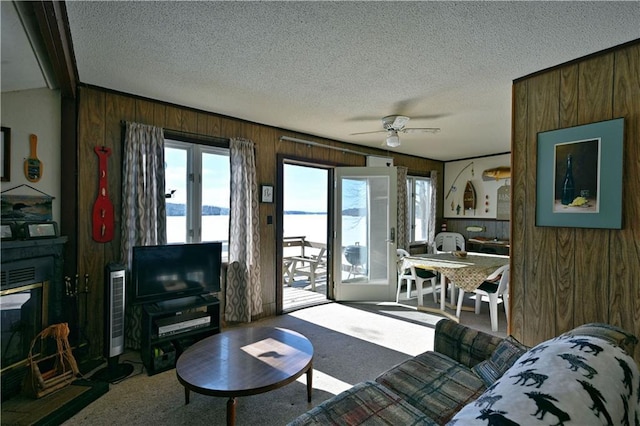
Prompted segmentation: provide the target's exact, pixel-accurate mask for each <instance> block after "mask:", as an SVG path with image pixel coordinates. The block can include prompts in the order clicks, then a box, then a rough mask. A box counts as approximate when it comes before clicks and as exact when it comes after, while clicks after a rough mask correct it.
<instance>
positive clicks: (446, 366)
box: [376, 352, 485, 424]
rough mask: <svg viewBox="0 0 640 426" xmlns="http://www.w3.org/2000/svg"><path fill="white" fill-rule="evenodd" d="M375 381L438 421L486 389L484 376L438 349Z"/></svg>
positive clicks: (405, 363)
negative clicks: (481, 378) (478, 374)
mask: <svg viewBox="0 0 640 426" xmlns="http://www.w3.org/2000/svg"><path fill="white" fill-rule="evenodd" d="M376 381H377V382H378V383H380V384H382V385H384V386H386V387H387V388H389V389H391V391H393V392H394V393H396V394H398V395H400V397H401V398H402V399H404V400H405V401H407V402H408V403H409V404H411V405H413V406H414V407H415V408H417V409H418V410H420V411H422V412H423V413H425V414H426V415H427V416H429V417H430V418H431V419H432V420H434V421H435V422H436V423H438V424H445V423H446V422H447V421H449V419H451V417H452V416H453V415H454V414H455V413H456V412H458V411H459V410H460V409H461V408H462V407H464V406H465V405H466V404H467V403H469V402H470V401H473V400H475V399H476V398H477V397H478V396H479V395H481V394H482V392H483V391H484V390H485V386H484V383H483V382H482V380H480V378H479V377H478V376H477V375H475V374H474V373H473V372H472V371H471V370H470V369H469V368H468V367H466V366H464V365H463V364H461V363H459V362H456V361H454V360H452V359H451V358H449V357H447V356H446V355H443V354H440V353H438V352H425V353H423V354H420V355H418V356H416V357H414V358H411V359H409V360H407V361H405V362H403V363H401V364H399V365H397V366H395V367H393V368H392V369H390V370H388V371H386V372H385V373H383V374H381V375H380V376H378V378H376Z"/></svg>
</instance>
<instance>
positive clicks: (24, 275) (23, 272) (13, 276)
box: [2, 266, 36, 287]
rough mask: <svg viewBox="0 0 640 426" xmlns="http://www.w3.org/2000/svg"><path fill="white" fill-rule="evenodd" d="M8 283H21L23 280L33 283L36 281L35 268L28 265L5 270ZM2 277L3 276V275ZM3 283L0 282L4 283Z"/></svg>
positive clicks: (12, 284) (10, 284)
mask: <svg viewBox="0 0 640 426" xmlns="http://www.w3.org/2000/svg"><path fill="white" fill-rule="evenodd" d="M7 275H8V277H7V278H8V283H7V284H8V285H9V286H12V287H13V286H14V285H15V284H21V283H24V282H27V283H33V282H35V281H36V268H34V267H33V266H29V267H26V268H20V269H14V270H11V271H7ZM3 278H4V277H3ZM4 284H5V283H2V285H4Z"/></svg>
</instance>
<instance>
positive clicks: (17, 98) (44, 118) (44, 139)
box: [0, 88, 61, 222]
mask: <svg viewBox="0 0 640 426" xmlns="http://www.w3.org/2000/svg"><path fill="white" fill-rule="evenodd" d="M1 99H2V127H9V128H10V129H11V169H10V176H9V178H10V181H9V182H2V184H1V185H0V187H1V188H2V191H5V190H7V189H10V188H14V187H16V186H19V185H22V184H27V185H30V186H32V187H34V188H36V189H37V190H39V191H42V192H45V193H47V194H49V195H51V196H53V197H55V199H54V200H53V203H52V205H53V220H54V221H56V222H60V194H61V187H60V162H61V156H60V146H61V145H60V114H61V110H60V102H61V98H60V91H59V90H50V89H46V88H45V89H34V90H21V91H15V92H3V93H2V95H1ZM32 133H33V134H35V135H36V136H38V150H37V154H38V158H39V159H40V161H41V162H42V163H43V164H44V167H43V170H42V171H43V174H42V178H41V179H40V181H39V182H29V181H28V180H27V179H26V177H25V175H24V160H26V159H27V157H29V135H31V134H32ZM10 193H11V194H14V195H38V192H37V191H34V190H32V189H30V188H27V187H21V188H18V189H16V190H15V191H11V192H10Z"/></svg>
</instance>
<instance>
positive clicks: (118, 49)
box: [67, 1, 640, 161]
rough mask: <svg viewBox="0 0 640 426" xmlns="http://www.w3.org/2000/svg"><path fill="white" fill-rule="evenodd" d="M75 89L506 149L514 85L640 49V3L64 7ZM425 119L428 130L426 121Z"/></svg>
mask: <svg viewBox="0 0 640 426" xmlns="http://www.w3.org/2000/svg"><path fill="white" fill-rule="evenodd" d="M67 10H68V15H69V24H70V30H71V36H72V40H73V45H74V50H75V56H76V60H77V65H78V73H79V80H80V81H81V82H83V83H87V84H92V85H97V86H101V87H105V88H110V89H114V90H119V91H123V92H127V93H132V94H136V95H141V96H145V97H149V98H154V99H160V100H164V101H168V102H172V103H176V104H179V105H185V106H189V107H194V108H198V109H202V110H206V111H212V112H216V113H220V114H225V115H229V116H233V117H239V118H242V119H246V120H250V121H254V122H258V123H263V124H267V125H271V126H277V127H282V128H287V129H291V130H295V131H299V132H304V133H308V134H312V135H318V136H323V137H327V138H331V139H336V140H340V141H345V142H351V143H355V144H362V145H368V146H372V147H380V146H381V143H382V142H383V140H384V137H385V134H384V133H379V134H372V135H357V136H352V135H351V133H357V132H366V131H375V130H381V129H382V124H381V122H380V118H382V117H383V116H385V115H389V114H403V115H408V116H409V117H412V118H413V119H412V120H411V121H410V122H409V123H408V125H407V127H440V128H441V129H442V131H441V132H440V133H437V134H427V133H418V134H402V135H401V136H400V139H401V142H402V145H401V146H400V147H398V148H393V150H394V151H398V152H403V153H407V154H413V155H418V156H422V157H428V158H434V159H439V160H445V161H446V160H453V159H460V158H466V157H472V156H479V155H487V154H496V153H503V152H508V151H510V137H511V85H512V81H513V80H514V79H516V78H519V77H522V76H525V75H527V74H530V73H533V72H536V71H539V70H541V69H544V68H548V67H551V66H555V65H558V64H561V63H563V62H567V61H570V60H573V59H576V58H579V57H581V56H585V55H588V54H591V53H594V52H597V51H600V50H603V49H607V48H610V47H613V46H616V45H618V44H621V43H625V42H628V41H631V40H634V39H638V38H640V25H639V24H638V23H639V22H640V2H637V1H632V2H246V1H236V2H214V1H211V2H191V1H190V2H157V1H154V2H144V1H142V2H125V1H119V2H95V1H91V2H81V1H70V2H67ZM420 117H422V118H420Z"/></svg>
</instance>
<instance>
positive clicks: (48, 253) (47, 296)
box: [0, 237, 67, 400]
mask: <svg viewBox="0 0 640 426" xmlns="http://www.w3.org/2000/svg"><path fill="white" fill-rule="evenodd" d="M66 241H67V238H66V237H59V238H52V239H45V240H27V241H5V242H2V248H1V251H2V253H1V255H2V269H1V283H0V321H1V322H0V332H1V349H2V352H1V353H0V374H1V379H0V381H1V382H2V385H1V388H2V389H1V390H2V400H5V399H7V398H9V397H11V396H13V395H15V394H17V393H19V392H20V388H21V384H22V379H23V377H24V375H25V374H26V371H27V356H28V354H29V349H30V346H31V342H32V340H33V338H34V337H35V336H36V335H37V334H38V333H39V332H40V331H42V329H44V328H45V327H46V326H47V325H50V324H55V323H59V322H64V321H67V319H66V318H65V317H66V315H65V312H64V309H63V308H64V307H63V296H64V289H63V285H62V249H63V245H64V243H65V242H66ZM38 350H39V347H35V348H34V353H35V354H37V353H38Z"/></svg>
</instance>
